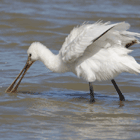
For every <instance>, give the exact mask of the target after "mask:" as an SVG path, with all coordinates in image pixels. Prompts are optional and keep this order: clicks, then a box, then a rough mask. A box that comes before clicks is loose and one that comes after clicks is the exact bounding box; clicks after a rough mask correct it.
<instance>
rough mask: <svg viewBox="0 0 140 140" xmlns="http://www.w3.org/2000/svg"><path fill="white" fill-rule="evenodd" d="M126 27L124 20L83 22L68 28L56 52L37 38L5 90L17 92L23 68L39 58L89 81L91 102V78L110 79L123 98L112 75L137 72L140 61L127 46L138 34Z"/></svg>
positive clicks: (133, 41)
mask: <svg viewBox="0 0 140 140" xmlns="http://www.w3.org/2000/svg"><path fill="white" fill-rule="evenodd" d="M129 27H130V25H129V24H128V23H125V22H121V23H116V24H110V23H109V22H107V23H102V22H96V23H94V24H83V25H81V26H79V27H76V28H74V29H73V30H72V31H71V32H70V34H69V35H68V37H67V38H66V39H65V42H64V43H63V45H62V48H61V49H60V51H59V53H58V54H57V55H55V54H53V53H52V52H51V51H50V50H49V49H48V48H47V47H46V46H44V45H43V44H41V43H39V42H34V43H32V44H31V46H30V47H29V49H28V51H27V54H28V60H27V62H26V65H25V67H24V68H23V70H22V71H21V72H20V74H19V75H18V76H17V78H16V79H15V81H14V82H13V83H12V84H11V85H10V86H9V87H8V88H7V90H6V92H10V93H11V92H16V91H17V88H18V85H19V84H20V82H21V80H22V78H23V77H24V75H25V73H26V71H27V70H28V69H29V67H30V66H31V65H32V64H33V63H34V62H35V61H37V60H40V61H42V62H43V63H44V65H45V66H46V67H47V68H48V69H50V70H51V71H53V72H58V73H64V72H73V73H74V74H75V75H77V76H78V77H81V78H83V79H84V80H85V81H87V82H89V87H90V97H91V98H90V101H91V102H93V101H94V91H93V82H94V81H103V80H111V81H112V83H113V85H114V87H115V89H116V91H117V92H118V94H119V98H120V100H121V101H122V100H125V98H124V96H123V94H122V93H121V91H120V90H119V88H118V86H117V84H116V82H115V80H114V79H113V78H114V77H115V76H117V75H118V74H120V73H122V72H129V73H132V74H138V73H140V65H139V64H138V63H137V62H136V60H135V59H134V58H133V57H132V56H130V55H129V53H130V52H132V51H131V50H129V49H128V47H130V46H131V45H133V44H136V43H137V44H138V43H140V42H139V41H138V39H137V38H138V37H140V34H139V33H135V32H129V31H126V30H127V29H129ZM136 37H137V38H136ZM22 73H23V75H22V77H21V79H20V80H19V82H18V83H17V85H16V86H15V87H14V84H15V83H16V81H17V79H18V78H19V77H20V75H21V74H22ZM13 87H14V88H13Z"/></svg>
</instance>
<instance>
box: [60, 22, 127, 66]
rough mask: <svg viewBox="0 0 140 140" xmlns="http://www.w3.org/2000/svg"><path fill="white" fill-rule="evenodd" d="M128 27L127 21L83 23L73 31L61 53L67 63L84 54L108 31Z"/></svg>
mask: <svg viewBox="0 0 140 140" xmlns="http://www.w3.org/2000/svg"><path fill="white" fill-rule="evenodd" d="M127 28H129V24H127V23H125V22H122V23H117V24H111V25H110V24H109V23H108V22H107V23H104V24H103V23H100V22H98V23H95V24H84V25H81V26H80V27H76V28H74V29H73V30H72V31H71V33H70V34H69V36H68V37H67V38H66V39H65V42H64V43H63V45H62V48H61V50H60V52H59V53H60V54H61V56H62V60H63V61H64V62H65V63H72V62H74V61H75V60H76V59H77V58H79V57H80V56H82V55H83V53H84V51H85V50H86V49H87V47H88V46H90V45H91V44H92V43H94V42H95V41H96V40H98V39H99V38H101V37H103V36H104V35H105V34H106V33H107V32H108V31H110V30H112V29H117V30H126V29H127Z"/></svg>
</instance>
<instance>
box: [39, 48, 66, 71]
mask: <svg viewBox="0 0 140 140" xmlns="http://www.w3.org/2000/svg"><path fill="white" fill-rule="evenodd" d="M39 60H40V61H42V62H43V63H44V65H45V66H46V67H47V68H48V69H50V70H51V71H53V72H58V73H63V72H67V66H66V65H65V63H63V61H62V59H61V57H60V55H59V54H57V55H55V54H53V53H52V52H51V51H50V50H49V49H48V48H45V49H44V50H43V51H41V53H40V57H39Z"/></svg>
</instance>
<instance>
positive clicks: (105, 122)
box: [0, 0, 140, 140]
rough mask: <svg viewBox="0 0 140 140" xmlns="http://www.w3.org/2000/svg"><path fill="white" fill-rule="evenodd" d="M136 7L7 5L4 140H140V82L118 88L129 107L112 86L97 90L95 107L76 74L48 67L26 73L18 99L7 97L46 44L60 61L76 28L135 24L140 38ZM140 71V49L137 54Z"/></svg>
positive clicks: (123, 78)
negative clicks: (34, 48)
mask: <svg viewBox="0 0 140 140" xmlns="http://www.w3.org/2000/svg"><path fill="white" fill-rule="evenodd" d="M139 9H140V2H139V1H137V0H133V1H132V0H129V1H128V0H122V1H120V0H118V1H113V0H106V1H104V0H94V1H89V0H87V1H82V0H77V1H74V0H59V1H56V0H52V1H49V0H40V1H37V0H34V1H30V2H29V1H27V0H12V1H8V0H1V1H0V46H1V47H0V77H1V80H0V81H1V82H0V89H1V90H0V139H10V140H13V139H19V140H20V139H36V140H40V139H42V140H44V139H57V140H59V139H64V140H71V139H77V140H82V139H83V140H92V139H98V140H100V139H104V140H105V139H107V140H108V139H110V140H112V139H114V140H116V139H127V140H132V139H133V140H139V139H140V94H139V93H140V75H132V74H128V73H123V74H121V75H119V76H118V77H117V78H116V81H117V83H118V85H119V87H120V89H121V90H122V92H123V94H124V95H125V98H126V101H125V102H123V103H122V105H121V106H120V102H119V100H118V95H117V93H116V91H115V89H114V87H113V86H112V84H111V82H110V81H105V82H100V83H99V82H95V83H94V90H95V98H96V102H95V103H94V104H90V103H89V89H88V83H86V82H85V81H83V80H82V79H78V78H77V77H76V76H75V75H74V74H72V73H65V74H57V73H52V72H51V71H49V70H48V69H46V67H45V66H44V65H43V64H42V63H41V62H36V63H34V64H33V66H32V67H31V68H30V70H29V71H28V72H27V74H26V76H25V78H24V79H23V81H22V83H21V85H20V87H19V88H18V93H16V94H8V93H5V92H4V91H5V89H6V88H7V87H8V86H9V85H10V84H11V82H12V81H13V80H14V78H15V77H16V76H17V74H18V73H19V72H20V70H21V69H22V68H23V66H24V64H25V62H26V60H27V53H26V51H27V49H28V47H29V46H30V44H31V43H32V42H34V41H39V42H41V43H43V44H44V45H46V46H47V47H48V48H49V49H51V50H52V51H53V52H54V53H58V51H59V49H60V48H61V45H62V44H63V42H64V39H65V37H66V36H67V35H68V34H69V32H70V31H71V30H72V29H73V27H74V26H77V25H80V24H82V23H83V22H84V21H89V22H91V23H93V22H96V21H97V20H103V21H104V22H106V21H112V23H115V22H121V21H126V22H129V23H130V24H131V29H130V30H131V31H137V32H139V33H140V12H139ZM132 49H133V50H134V52H133V53H132V56H134V57H135V58H136V60H137V61H138V62H139V63H140V45H134V46H133V47H132Z"/></svg>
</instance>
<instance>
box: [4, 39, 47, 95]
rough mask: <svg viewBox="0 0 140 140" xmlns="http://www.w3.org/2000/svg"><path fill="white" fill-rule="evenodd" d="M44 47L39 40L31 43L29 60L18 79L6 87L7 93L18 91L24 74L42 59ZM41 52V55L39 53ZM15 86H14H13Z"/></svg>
mask: <svg viewBox="0 0 140 140" xmlns="http://www.w3.org/2000/svg"><path fill="white" fill-rule="evenodd" d="M43 48H45V46H44V45H42V44H41V43H39V42H34V43H32V44H31V45H30V47H29V49H28V51H27V54H28V59H27V62H26V64H25V66H24V68H23V69H22V71H21V72H20V73H19V75H18V76H17V77H16V79H15V80H14V81H13V83H12V84H11V85H10V86H9V87H8V88H7V89H6V91H5V92H7V93H11V92H16V91H17V88H18V86H19V84H20V82H21V80H22V79H23V77H24V75H25V74H26V72H27V70H28V69H29V68H30V66H31V65H32V64H33V63H34V62H35V61H37V60H39V59H40V57H39V56H40V55H41V53H43V50H44V49H43ZM39 53H40V55H39ZM20 76H21V78H20ZM19 78H20V80H19V82H18V83H17V85H16V86H15V87H14V85H15V83H16V81H17V80H18V79H19ZM13 87H14V88H13Z"/></svg>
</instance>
